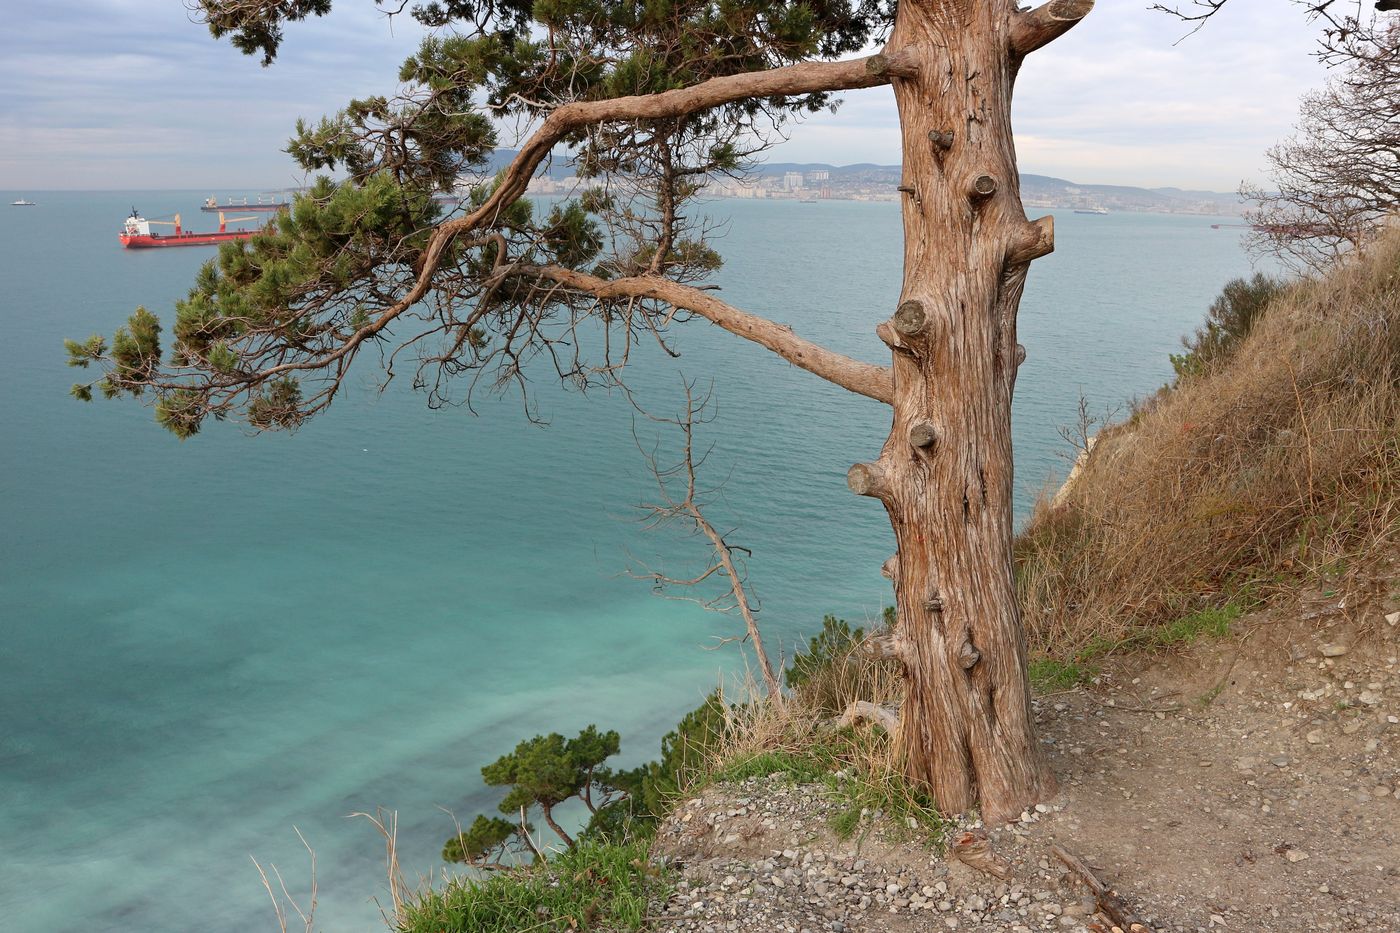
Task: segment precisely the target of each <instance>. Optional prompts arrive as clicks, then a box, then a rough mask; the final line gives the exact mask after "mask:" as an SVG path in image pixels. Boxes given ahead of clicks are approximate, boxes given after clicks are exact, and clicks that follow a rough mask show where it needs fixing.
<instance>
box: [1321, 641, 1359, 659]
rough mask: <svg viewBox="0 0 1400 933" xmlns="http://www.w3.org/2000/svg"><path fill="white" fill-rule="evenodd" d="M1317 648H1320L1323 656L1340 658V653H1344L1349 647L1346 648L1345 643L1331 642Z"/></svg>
mask: <svg viewBox="0 0 1400 933" xmlns="http://www.w3.org/2000/svg"><path fill="white" fill-rule="evenodd" d="M1319 650H1321V652H1322V656H1323V657H1324V658H1340V657H1341V656H1342V655H1344V654H1346V653H1347V652H1348V651H1350V650H1351V649H1350V648H1348V647H1347V646H1346V645H1337V644H1331V645H1323V646H1322V648H1321V649H1319Z"/></svg>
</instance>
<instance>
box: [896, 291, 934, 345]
mask: <svg viewBox="0 0 1400 933" xmlns="http://www.w3.org/2000/svg"><path fill="white" fill-rule="evenodd" d="M890 323H891V324H893V325H894V329H895V331H896V332H898V333H899V334H902V335H903V336H905V337H915V336H917V335H919V334H921V333H923V330H924V327H925V325H927V324H928V315H927V314H926V313H925V312H924V303H923V302H922V301H918V300H916V299H913V298H911V299H909V300H908V301H901V302H900V303H899V308H897V309H896V310H895V312H894V317H893V318H892V319H891V321H890Z"/></svg>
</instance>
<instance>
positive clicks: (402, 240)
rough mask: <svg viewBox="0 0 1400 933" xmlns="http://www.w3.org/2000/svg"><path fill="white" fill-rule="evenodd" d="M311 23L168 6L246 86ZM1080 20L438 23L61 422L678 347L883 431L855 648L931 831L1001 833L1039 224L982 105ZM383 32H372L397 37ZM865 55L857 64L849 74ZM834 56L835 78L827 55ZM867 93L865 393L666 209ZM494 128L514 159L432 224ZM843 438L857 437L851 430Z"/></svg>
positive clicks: (109, 361) (579, 11)
mask: <svg viewBox="0 0 1400 933" xmlns="http://www.w3.org/2000/svg"><path fill="white" fill-rule="evenodd" d="M329 6H330V3H329V0H198V2H197V4H196V9H197V10H198V12H199V13H200V14H201V15H202V16H203V17H204V18H205V20H206V21H207V23H208V24H209V26H210V28H211V30H212V31H213V32H214V34H215V35H216V36H218V35H229V36H231V38H232V41H233V42H234V44H235V45H237V46H238V47H239V48H241V49H242V50H244V51H245V52H249V53H253V54H261V55H262V57H263V60H264V62H265V63H267V62H271V61H272V60H273V59H274V58H275V56H276V53H277V50H278V47H279V43H280V42H281V40H282V38H283V35H282V29H283V25H284V24H285V23H286V22H288V21H293V20H300V19H304V18H307V17H309V16H312V15H320V14H323V13H325V12H327V10H328V8H329ZM1092 6H1093V0H1051V2H1048V3H1045V4H1044V5H1042V6H1040V7H1037V8H1034V9H1026V10H1021V9H1018V7H1017V5H1016V3H1014V2H1013V0H903V2H895V0H762V2H758V0H721V2H717V0H648V2H646V3H604V2H601V0H438V2H429V3H426V4H425V5H423V6H420V7H418V8H415V9H414V10H412V11H411V12H412V15H413V16H414V17H415V18H417V19H418V20H419V21H420V22H422V23H423V24H424V25H426V26H427V27H429V28H430V29H431V32H430V34H429V37H428V38H427V39H425V40H424V41H423V43H422V45H421V48H420V49H419V50H418V52H417V53H416V54H414V55H413V56H412V57H410V58H409V59H408V60H407V61H406V62H405V63H404V65H403V68H402V70H401V71H400V74H399V79H400V82H401V84H400V87H399V89H398V91H397V92H396V93H395V94H394V95H392V96H381V97H372V98H368V99H364V100H356V101H352V102H351V103H350V104H349V105H348V106H347V107H346V108H345V110H343V111H342V112H340V113H339V114H336V115H335V116H332V117H329V118H327V119H324V120H322V121H320V122H319V123H316V124H311V125H299V126H298V127H297V132H296V135H295V136H294V138H293V139H292V141H291V144H290V146H289V152H290V153H291V155H292V156H293V157H294V158H295V159H296V160H297V161H298V162H299V163H300V164H301V165H302V166H304V167H305V168H306V169H307V170H308V171H311V172H318V171H325V170H335V171H336V172H339V173H341V180H340V181H338V182H332V181H330V180H329V179H327V178H322V179H320V180H318V181H317V182H316V183H315V185H314V186H312V187H311V188H310V189H309V190H308V191H306V192H305V193H304V194H302V195H300V196H298V197H297V199H296V202H295V205H294V207H293V208H292V209H291V211H290V212H289V213H286V214H283V215H282V216H280V217H279V218H278V220H277V221H276V224H275V229H270V230H268V231H266V232H264V233H262V234H260V235H258V236H255V237H253V238H252V239H251V240H250V241H247V242H243V243H238V244H232V245H225V246H224V247H223V248H222V249H221V251H220V253H219V256H218V258H217V260H215V261H213V262H211V263H209V264H208V265H206V266H205V267H204V269H203V270H202V271H201V272H200V274H199V276H198V279H197V281H196V283H195V285H194V287H193V289H192V290H191V291H190V293H189V296H188V297H187V298H186V299H184V300H183V301H181V302H179V303H178V304H177V306H176V311H175V320H174V324H173V328H172V331H173V334H172V337H173V339H172V340H171V342H170V347H169V352H168V354H163V353H162V350H161V340H160V335H161V326H160V323H159V321H158V320H157V319H156V318H155V316H154V315H151V314H150V313H149V312H147V311H145V310H144V309H138V311H137V313H136V314H135V315H134V316H133V317H132V319H131V321H130V322H129V323H128V324H127V326H125V327H123V328H121V329H120V330H118V331H117V333H116V336H115V338H114V339H113V340H112V341H111V342H110V343H108V342H107V341H106V340H104V339H103V338H101V337H94V338H92V339H90V340H89V341H87V342H86V343H76V342H73V343H70V345H69V349H70V353H71V355H72V356H71V359H72V362H74V363H75V364H76V365H80V366H82V365H89V364H94V363H95V364H98V365H99V367H100V368H101V369H102V370H103V376H102V377H101V378H99V379H98V380H96V381H94V382H91V383H87V384H82V385H79V386H75V388H74V392H75V394H76V395H78V396H79V397H81V398H90V397H91V395H92V392H93V390H94V389H97V390H99V391H100V392H101V393H102V394H104V395H106V396H109V397H111V396H116V395H121V394H132V395H145V397H147V398H148V399H153V400H154V405H155V410H156V416H157V419H158V420H159V421H160V422H161V423H162V424H164V425H165V426H166V427H168V428H170V429H171V430H172V431H174V432H175V433H176V434H178V435H180V436H181V437H188V436H190V435H192V434H194V433H195V432H196V431H198V430H199V428H200V426H201V425H202V424H203V423H204V422H205V420H206V419H208V418H209V417H211V416H212V417H214V418H216V419H224V418H242V419H243V420H245V421H246V422H247V423H248V424H250V425H252V426H253V427H254V428H257V429H272V428H293V427H296V426H297V425H299V424H301V423H302V422H303V421H304V420H305V419H306V418H307V417H309V416H311V415H313V414H315V413H316V412H319V411H321V410H323V409H324V408H325V407H326V406H327V405H329V404H330V403H331V401H332V400H333V399H334V398H335V396H336V393H337V391H338V390H339V388H340V387H341V385H342V380H343V379H344V378H345V375H346V373H347V371H348V369H349V367H350V366H351V364H352V363H353V361H354V360H355V359H356V358H358V357H359V356H360V355H362V354H363V353H365V352H366V351H369V352H370V353H371V354H372V355H377V356H379V357H380V359H381V360H382V362H383V364H384V367H385V372H386V378H393V377H394V376H395V375H396V374H397V373H399V372H400V371H403V372H411V373H412V378H413V381H414V383H415V385H417V386H419V387H421V388H422V389H423V390H424V391H426V392H427V394H428V398H429V402H430V404H433V405H438V404H444V403H447V402H449V401H463V402H468V403H469V402H470V398H471V394H470V393H471V391H472V390H473V389H474V388H477V387H481V388H491V389H495V390H504V389H511V388H514V387H518V388H520V389H522V390H523V389H524V386H525V380H526V372H527V367H529V366H530V365H531V364H532V363H533V364H535V365H544V366H546V367H549V366H553V367H555V369H556V370H557V372H558V374H559V376H560V377H561V378H562V379H563V380H565V381H566V382H569V383H574V384H578V385H587V384H591V383H597V382H610V381H615V380H617V379H618V378H619V377H620V372H621V368H622V366H623V364H625V362H626V360H627V358H628V355H629V354H630V352H631V351H632V349H633V348H634V347H635V346H636V345H637V343H638V342H639V341H656V342H659V343H660V344H661V345H662V346H663V347H665V346H667V335H668V331H669V329H670V328H671V327H673V326H674V325H676V324H678V323H679V322H681V321H683V320H687V319H694V318H703V319H705V320H708V321H709V322H711V323H712V324H715V325H718V326H719V327H721V328H723V329H725V330H727V331H729V332H731V333H733V334H735V335H737V336H739V337H742V338H745V339H747V340H751V341H753V342H755V343H757V344H759V345H761V346H763V347H765V348H767V349H768V350H770V351H772V352H773V353H775V354H777V355H778V356H779V357H781V358H783V359H785V360H787V361H789V362H790V363H792V364H794V365H796V366H798V367H801V368H802V369H805V370H807V371H809V372H811V373H813V374H814V375H816V376H818V377H820V378H822V379H825V380H827V381H829V382H831V383H834V384H835V385H838V386H840V387H842V388H844V389H847V390H849V391H851V392H855V393H857V394H860V395H863V396H866V397H868V398H870V399H872V400H873V401H874V402H877V403H879V404H880V405H882V406H884V408H883V411H884V412H885V414H884V415H880V416H879V417H889V418H891V422H892V424H891V429H890V433H889V437H888V440H887V441H886V442H885V444H884V446H883V448H882V449H881V451H880V452H879V455H878V456H877V457H876V458H875V459H873V460H872V461H871V462H868V463H861V464H857V465H856V466H854V467H852V468H851V470H850V473H849V476H848V479H849V484H850V487H851V489H852V490H853V491H854V492H856V493H858V494H860V495H864V496H870V497H872V498H874V499H877V500H878V501H879V502H880V503H881V504H882V505H883V506H884V508H885V510H886V511H887V512H888V514H889V519H890V524H891V526H892V528H893V530H894V537H895V541H896V543H897V553H896V554H895V556H894V557H892V558H891V559H890V560H889V561H888V562H887V563H886V565H885V572H886V575H887V576H889V577H890V578H891V579H892V580H893V583H894V588H895V593H896V605H897V607H898V624H897V627H896V628H895V629H894V630H893V631H886V632H884V633H882V634H880V635H878V636H877V637H875V638H874V639H873V640H872V641H871V646H872V649H873V650H876V651H879V652H882V653H884V654H885V655H886V656H888V657H891V658H894V659H897V660H898V662H899V663H901V664H902V666H903V670H904V672H905V675H906V694H905V700H904V703H903V706H902V710H901V724H900V728H899V730H898V734H899V739H898V741H899V743H900V746H901V751H902V753H903V760H904V762H905V767H906V769H907V772H908V774H909V776H910V777H911V778H913V779H914V780H915V781H917V782H920V783H921V784H923V785H925V786H927V787H928V788H929V790H930V791H931V792H932V793H933V794H934V796H935V798H936V800H937V801H938V803H939V805H940V806H941V807H942V808H943V809H944V810H945V811H947V812H960V811H963V810H966V809H968V808H970V807H972V806H974V805H980V807H981V809H982V814H983V816H984V817H985V818H986V819H988V820H989V821H1001V820H1005V819H1008V818H1011V817H1013V816H1014V815H1015V814H1017V813H1019V812H1020V811H1021V809H1022V808H1023V807H1025V806H1027V805H1029V804H1032V803H1034V802H1036V801H1037V800H1040V799H1042V798H1043V797H1045V796H1047V795H1048V794H1050V793H1051V792H1052V791H1053V787H1054V780H1053V777H1052V776H1051V774H1050V772H1049V770H1048V769H1047V766H1046V764H1045V762H1044V760H1043V758H1042V756H1041V754H1040V752H1039V750H1038V746H1037V741H1036V736H1035V729H1034V723H1033V719H1032V713H1031V706H1030V693H1029V687H1028V683H1027V678H1026V650H1025V639H1024V636H1023V632H1022V628H1021V623H1020V618H1019V613H1018V609H1017V604H1016V598H1015V593H1014V588H1013V581H1012V567H1011V538H1012V510H1011V485H1012V456H1011V399H1012V392H1013V389H1014V387H1015V382H1016V372H1017V369H1018V367H1019V366H1020V365H1021V362H1022V360H1023V359H1024V356H1025V352H1024V350H1023V348H1022V347H1021V346H1020V345H1019V344H1018V343H1017V342H1016V314H1017V307H1018V304H1019V302H1020V298H1021V292H1022V288H1023V286H1024V284H1025V280H1026V273H1027V269H1028V268H1029V265H1030V263H1031V261H1032V260H1034V259H1036V258H1038V257H1041V256H1044V255H1046V254H1048V253H1049V252H1050V251H1051V250H1052V248H1053V224H1052V221H1051V219H1050V218H1048V217H1045V218H1041V219H1039V220H1034V221H1032V220H1028V219H1027V218H1026V216H1025V214H1024V212H1023V209H1022V206H1021V201H1020V196H1019V179H1018V176H1017V170H1016V153H1015V147H1014V144H1013V140H1012V133H1011V95H1012V88H1013V86H1014V84H1015V80H1016V76H1017V73H1018V71H1019V70H1020V67H1021V64H1022V62H1023V61H1024V60H1025V58H1026V56H1027V55H1029V54H1030V53H1032V52H1034V51H1035V50H1036V49H1039V48H1040V47H1042V46H1044V45H1045V44H1047V43H1049V42H1051V41H1052V40H1054V39H1056V38H1057V37H1059V36H1060V35H1062V34H1063V33H1064V32H1066V31H1067V30H1069V29H1070V28H1071V27H1073V26H1074V25H1075V24H1076V23H1077V22H1079V21H1080V19H1082V18H1083V17H1084V16H1085V15H1086V14H1087V13H1088V12H1089V11H1090V9H1091V8H1092ZM400 9H402V7H400ZM875 48H880V51H878V52H875V53H874V54H869V53H870V52H871V51H872V50H873V49H875ZM853 56H854V57H853ZM877 86H889V87H890V88H891V89H892V90H893V93H894V97H895V101H896V104H897V106H898V112H899V118H900V125H901V135H902V150H903V179H902V184H900V185H899V193H900V197H901V198H902V211H903V224H904V276H903V283H902V291H901V294H900V299H899V302H898V304H897V305H896V306H895V307H893V308H890V309H888V310H886V311H884V312H880V311H879V310H878V309H871V318H870V319H869V320H857V319H853V320H852V321H851V324H852V326H853V327H862V328H864V327H870V328H871V329H872V330H873V331H874V333H875V335H878V337H879V339H880V340H881V341H883V342H884V343H885V344H886V345H887V346H888V348H889V353H890V358H891V363H890V365H889V366H877V365H871V364H869V363H865V362H860V361H857V360H854V359H850V358H847V357H845V356H842V355H840V354H838V353H835V352H832V351H831V350H829V349H826V348H824V347H821V346H818V345H816V344H814V343H812V342H810V341H808V340H805V339H803V338H802V337H800V336H798V335H797V334H796V333H794V332H793V331H792V330H791V329H790V328H788V327H786V326H783V325H780V324H777V323H774V322H773V321H770V320H766V319H765V318H763V317H760V316H758V315H756V314H754V313H752V312H750V311H747V310H743V309H740V308H737V307H734V306H733V305H730V304H728V303H727V302H725V301H724V300H723V299H722V298H720V297H719V296H718V295H717V294H716V293H715V291H714V290H713V289H712V288H709V287H707V286H706V285H705V284H704V280H705V278H706V276H707V275H708V274H710V273H712V272H713V271H714V270H715V269H716V268H717V267H718V266H719V263H720V259H719V256H718V255H717V254H716V253H715V252H714V250H713V249H712V248H711V246H710V245H709V243H708V242H707V239H706V232H707V228H706V224H705V221H704V220H703V218H700V217H699V216H698V215H696V214H695V213H694V212H693V211H692V210H691V206H692V204H693V199H694V198H695V197H696V196H697V194H698V193H700V192H701V190H702V188H703V185H704V183H705V182H706V181H707V180H708V179H710V178H713V177H715V176H717V175H723V174H734V173H739V172H742V171H743V170H744V169H745V167H746V166H747V165H750V164H752V161H753V158H754V156H755V155H756V154H757V153H758V152H759V151H760V150H762V149H763V148H764V147H765V146H767V145H769V144H770V143H771V142H772V141H773V140H775V139H778V138H781V136H782V134H783V131H784V128H785V126H787V125H788V123H789V122H790V121H791V120H793V119H794V118H797V117H799V116H800V115H801V114H802V113H804V112H812V111H815V110H816V109H818V108H821V107H826V106H831V105H833V104H834V103H835V100H834V97H833V95H835V94H837V93H838V92H841V91H846V90H851V89H855V88H870V87H877ZM504 127H523V129H522V130H521V136H520V138H521V139H522V140H523V142H521V144H520V148H519V150H518V154H516V155H515V156H514V158H513V159H512V160H511V162H510V164H509V165H508V166H506V167H505V168H504V169H503V170H501V171H500V172H499V173H497V174H496V175H495V177H494V178H491V179H489V180H485V181H483V182H481V183H480V184H477V185H476V186H475V187H473V188H472V189H471V191H470V194H469V195H468V196H466V197H465V198H464V201H463V203H462V204H461V205H460V207H459V208H458V209H457V210H454V211H450V212H447V213H443V212H442V209H441V208H440V206H439V200H440V199H435V198H434V194H435V193H445V192H449V191H452V190H454V185H455V184H456V183H457V182H458V180H459V179H460V178H461V177H463V176H464V175H466V174H469V173H471V172H472V171H474V170H476V171H479V170H480V169H481V168H482V167H483V165H484V164H485V163H486V161H487V159H488V157H489V156H490V154H491V153H492V151H493V149H494V148H495V147H496V145H497V135H498V133H499V132H501V131H502V128H504ZM561 157H567V158H569V159H570V160H572V164H573V165H574V166H575V167H576V170H577V172H578V174H579V175H581V176H584V177H588V178H591V179H593V180H594V181H595V185H594V187H592V188H591V189H590V190H589V191H588V192H587V193H585V194H584V195H582V196H581V197H579V198H578V199H576V200H573V201H568V202H563V203H559V204H556V205H555V206H554V207H552V208H551V209H550V210H548V211H547V212H545V211H537V210H535V209H533V208H532V206H531V202H530V201H528V200H526V199H524V197H523V196H524V194H525V192H526V186H527V185H528V183H529V182H530V180H531V178H532V177H534V176H535V175H536V174H537V173H538V172H539V171H540V170H541V167H542V166H543V165H544V164H545V163H546V162H547V161H548V160H550V159H552V158H561ZM873 414H874V413H872V415H873Z"/></svg>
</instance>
